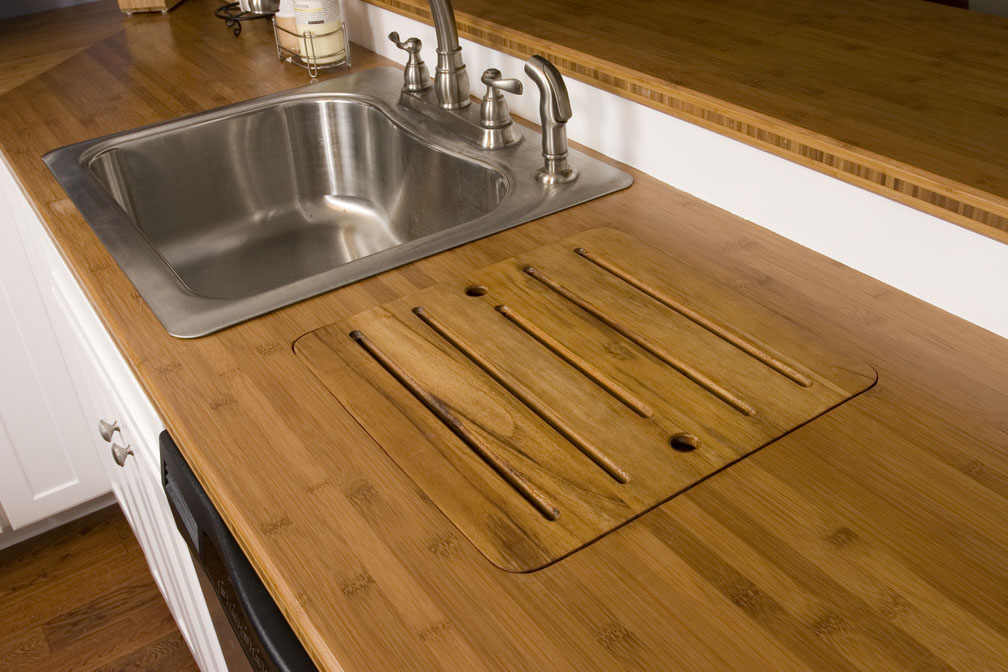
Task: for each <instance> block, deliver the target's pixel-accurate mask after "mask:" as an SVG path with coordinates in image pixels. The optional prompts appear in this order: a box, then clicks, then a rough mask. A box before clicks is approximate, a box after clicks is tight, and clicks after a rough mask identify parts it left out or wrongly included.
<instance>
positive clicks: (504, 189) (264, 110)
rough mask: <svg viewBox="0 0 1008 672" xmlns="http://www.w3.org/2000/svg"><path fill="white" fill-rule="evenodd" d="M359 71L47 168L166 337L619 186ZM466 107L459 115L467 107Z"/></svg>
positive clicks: (209, 326) (379, 75) (82, 150)
mask: <svg viewBox="0 0 1008 672" xmlns="http://www.w3.org/2000/svg"><path fill="white" fill-rule="evenodd" d="M401 85H402V74H401V73H400V72H399V71H397V70H394V69H385V68H380V69H375V70H368V71H365V72H361V73H356V74H354V75H349V76H346V77H342V78H339V79H333V80H329V81H326V82H321V83H317V84H313V85H310V86H307V87H303V88H300V89H295V90H293V91H288V92H284V93H280V94H276V95H272V96H267V97H265V98H259V99H256V100H252V101H248V102H245V103H239V104H237V105H231V106H227V107H223V108H219V109H216V110H211V111H208V112H205V113H201V114H197V115H193V116H190V117H186V118H183V119H178V120H173V121H169V122H165V123H162V124H157V125H154V126H149V127H146V128H142V129H137V130H133V131H126V132H124V133H119V134H116V135H112V136H106V137H103V138H97V139H95V140H90V141H87V142H83V143H78V144H76V145H71V146H69V147H64V148H61V149H58V150H55V151H53V152H50V153H49V154H47V155H46V157H45V160H46V162H47V164H48V165H49V167H50V169H51V170H52V171H53V173H54V174H55V175H56V177H57V179H58V180H59V181H60V183H61V184H62V186H63V187H64V189H65V190H66V191H67V193H68V194H69V196H70V198H71V199H72V200H73V201H74V203H75V204H76V205H77V207H78V208H79V209H80V211H81V212H82V213H83V215H84V216H85V218H86V219H87V221H88V223H89V224H90V225H91V227H92V228H93V229H94V231H95V233H96V234H97V235H98V237H99V239H100V240H101V241H102V243H103V244H104V245H105V246H106V247H107V248H108V250H109V251H110V252H111V254H112V256H113V258H115V260H116V262H117V263H118V264H119V265H120V266H121V267H122V269H123V270H124V271H125V272H126V274H127V276H128V277H129V278H130V280H131V281H132V282H133V284H134V285H135V286H136V288H137V290H138V291H139V292H140V295H141V296H142V297H143V298H144V299H145V300H146V301H147V303H148V305H150V307H151V309H152V310H153V311H154V313H155V314H156V315H157V316H158V318H159V319H160V320H161V322H162V324H163V325H164V326H165V328H166V329H167V330H168V331H169V332H170V333H171V334H173V335H175V336H179V337H195V336H201V335H204V334H207V333H211V332H213V331H216V330H219V329H222V328H224V327H227V326H230V325H232V324H235V323H237V322H241V321H243V320H246V319H249V318H251V317H254V316H256V315H261V314H263V313H265V312H269V311H271V310H275V309H277V308H280V307H282V306H285V305H288V304H290V303H293V302H295V301H299V300H301V299H304V298H307V297H310V296H313V295H316V294H319V293H321V292H324V291H328V290H330V289H334V288H336V287H340V286H342V285H346V284H348V283H351V282H354V281H356V280H360V279H362V278H365V277H368V276H371V275H375V274H377V273H381V272H383V271H386V270H389V269H391V268H394V267H396V266H400V265H402V264H405V263H408V262H410V261H414V260H416V259H420V258H422V257H425V256H428V255H431V254H434V253H437V252H440V251H443V250H446V249H448V248H451V247H454V246H457V245H460V244H463V243H466V242H469V241H471V240H474V239H476V238H480V237H483V236H486V235H489V234H491V233H495V232H497V231H500V230H503V229H505V228H508V227H511V226H515V225H517V224H521V223H523V222H527V221H529V220H531V219H534V218H537V217H541V216H543V215H546V214H550V213H552V212H556V211H557V210H561V209H563V208H566V207H570V206H572V205H576V204H578V203H581V202H583V201H585V200H588V199H591V198H595V197H597V196H601V195H603V194H606V193H609V192H611V191H614V190H617V189H621V188H624V187H626V186H629V184H630V183H631V178H630V176H629V175H627V174H626V173H624V172H623V171H620V170H618V169H616V168H613V167H612V166H608V165H606V164H604V163H602V162H600V161H597V160H595V159H592V158H590V157H588V156H586V155H584V154H581V153H579V152H576V151H573V150H572V151H571V157H570V161H571V163H572V164H573V165H575V166H577V167H578V169H579V170H580V173H581V176H580V178H579V179H578V181H577V182H575V183H574V184H568V185H542V184H540V183H538V182H537V181H536V180H535V179H534V178H533V174H534V172H535V169H536V168H537V167H538V166H539V165H540V164H541V161H542V157H541V154H540V142H539V137H538V134H537V133H535V132H533V131H530V130H528V129H524V128H521V129H519V130H520V132H521V133H522V135H523V137H522V141H521V142H520V143H518V145H516V146H512V147H508V148H505V149H501V150H494V151H486V150H482V149H480V148H479V147H476V146H475V145H473V144H472V143H470V142H468V141H466V140H465V139H463V138H462V137H459V136H456V135H453V134H452V133H451V132H450V131H448V130H446V129H445V128H444V127H442V126H440V125H438V124H437V123H435V122H433V121H431V120H430V119H428V118H426V117H425V116H423V115H421V114H418V113H417V112H414V111H411V110H408V109H405V108H403V107H401V106H400V105H399V104H398V99H399V92H400V87H401ZM474 107H475V105H474Z"/></svg>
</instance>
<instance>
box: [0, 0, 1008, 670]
mask: <svg viewBox="0 0 1008 672" xmlns="http://www.w3.org/2000/svg"><path fill="white" fill-rule="evenodd" d="M215 4H216V3H215V2H212V1H211V0H189V2H185V3H182V4H181V5H180V6H179V7H178V8H177V9H175V10H174V11H173V12H172V13H171V14H170V15H168V16H151V17H145V20H143V21H139V20H135V21H133V22H132V23H131V24H130V25H129V27H128V28H127V29H126V30H124V31H121V32H119V33H116V34H115V35H112V36H111V37H108V38H107V39H105V40H103V41H101V42H99V43H98V44H96V45H95V46H93V47H91V48H90V49H87V50H85V51H83V52H81V53H79V54H77V55H76V56H73V57H71V58H70V59H68V60H67V61H65V62H63V63H62V64H60V65H58V66H56V67H54V68H53V69H51V70H50V71H48V72H46V73H44V74H42V75H39V76H38V77H35V78H33V79H31V80H30V81H28V82H27V83H25V84H23V85H21V86H18V87H16V88H14V89H13V90H11V91H9V92H8V93H6V94H4V95H3V96H0V148H2V149H3V152H4V154H5V155H6V158H7V160H8V161H9V162H10V164H11V166H12V167H13V169H14V172H15V173H16V174H17V176H18V177H19V178H20V180H21V182H22V184H23V185H24V187H25V189H26V191H27V193H28V196H29V198H30V199H31V200H32V201H33V202H34V203H35V206H36V208H37V210H38V212H39V214H40V216H41V218H42V220H43V221H44V222H45V224H46V225H47V227H48V228H49V230H50V232H51V234H52V236H53V238H54V239H55V241H56V242H57V244H58V245H59V247H60V248H61V249H62V251H63V254H64V256H65V257H66V259H67V261H68V262H69V264H70V266H71V267H72V269H73V270H74V272H75V273H76V275H77V277H78V279H79V280H80V282H81V284H82V286H83V287H84V289H85V291H86V292H87V294H88V295H89V296H90V298H91V301H92V302H93V304H94V306H95V308H96V310H97V311H98V312H99V314H100V315H101V317H102V319H103V320H104V321H105V324H106V325H107V327H108V328H109V330H110V332H111V333H112V335H113V337H114V339H115V340H116V342H117V343H118V345H119V347H120V349H121V351H122V352H123V354H124V356H125V357H126V359H127V360H128V361H129V363H130V364H131V366H132V367H133V369H134V372H135V373H136V375H137V377H138V379H139V380H140V382H141V384H142V385H143V387H144V389H145V390H146V391H147V393H148V395H149V396H150V398H151V400H152V401H153V403H154V404H155V406H156V407H157V409H158V411H159V413H160V414H161V417H162V418H163V419H164V421H165V423H166V425H167V426H168V428H169V430H170V431H171V432H172V434H173V436H174V437H175V438H176V439H177V441H178V443H179V445H180V446H181V448H182V450H183V452H184V453H185V455H186V457H187V459H188V460H189V462H190V463H191V464H192V466H193V468H194V470H195V471H196V473H197V475H198V476H199V478H200V479H201V481H202V482H203V484H204V485H205V487H206V488H207V490H208V492H209V494H210V496H211V498H212V499H213V500H214V502H215V503H216V505H217V506H218V508H219V510H220V511H221V513H222V515H223V516H224V518H225V520H226V521H227V522H228V524H229V526H230V527H231V529H232V530H233V531H234V533H235V536H236V537H237V539H238V541H239V543H240V544H241V545H242V546H243V548H244V549H245V551H246V552H247V554H248V555H249V557H250V559H251V561H252V563H253V565H254V566H255V567H256V569H257V571H258V572H259V573H260V575H261V576H262V577H263V578H264V580H265V582H266V584H267V586H268V587H269V589H270V591H271V592H272V594H273V595H274V596H275V597H276V599H277V601H278V604H279V605H280V607H281V609H282V610H283V611H284V613H285V614H286V615H287V617H288V619H289V620H290V622H291V623H292V625H293V627H294V629H295V630H296V631H297V633H298V634H299V636H300V637H301V638H302V641H303V642H304V643H305V645H306V647H307V648H308V650H309V652H310V653H311V654H312V656H313V657H314V658H315V660H316V661H317V662H318V663H319V665H320V667H321V668H322V669H325V670H346V671H347V672H355V671H358V670H460V671H463V670H464V671H466V672H468V671H472V670H488V671H489V670H539V669H550V670H593V669H616V670H663V671H664V670H698V669H711V670H715V669H716V670H723V669H732V670H753V669H773V670H807V669H816V670H865V671H869V670H870V671H876V670H889V669H904V670H920V669H928V670H931V669H934V670H938V669H943V670H948V669H955V670H996V669H1001V668H1003V665H1004V661H1005V660H1008V526H1006V525H1005V523H1004V521H1005V520H1006V519H1008V450H1006V448H1008V414H1006V407H1008V341H1006V340H1005V339H1002V338H1000V337H997V336H995V335H993V334H990V333H989V332H986V331H984V330H982V329H980V328H977V327H974V326H972V325H970V324H968V323H966V322H964V321H962V320H959V319H957V318H954V317H952V316H950V315H948V314H946V313H943V312H941V311H939V310H937V309H935V308H933V307H930V306H928V305H926V304H924V303H923V302H921V301H918V300H916V299H914V298H912V297H909V296H907V295H905V294H902V293H900V292H898V291H896V290H893V289H891V288H888V287H886V286H885V285H882V284H881V283H879V282H877V281H875V280H872V279H870V278H867V277H865V276H862V275H860V274H858V273H856V272H854V271H851V270H850V269H848V268H845V267H843V266H842V265H840V264H838V263H835V262H831V261H829V260H828V259H826V258H824V257H821V256H819V255H816V254H815V253H812V252H810V251H808V250H806V249H804V248H802V247H800V246H798V245H796V244H794V243H792V242H789V241H787V240H785V239H783V238H780V237H778V236H776V235H774V234H772V233H770V232H768V231H766V230H763V229H760V228H758V227H756V226H755V225H752V224H750V223H747V222H744V221H742V220H740V219H738V218H736V217H734V216H732V215H729V214H727V213H725V212H723V211H720V210H718V209H716V208H714V207H713V206H710V205H708V204H706V203H703V202H701V201H699V200H697V199H695V198H693V197H691V196H689V195H686V194H683V193H681V192H678V191H676V190H675V189H672V188H669V187H667V186H664V185H661V184H660V183H658V182H656V181H655V180H653V179H650V178H648V177H647V176H645V175H642V174H636V175H635V178H636V180H637V181H636V183H635V185H634V186H633V187H631V188H630V189H628V190H625V191H623V192H619V193H617V194H613V195H610V196H608V197H605V198H603V199H599V200H596V201H593V202H591V203H589V204H586V205H584V206H580V207H578V208H577V209H573V210H568V211H566V212H562V213H558V214H556V215H553V216H550V217H547V218H544V219H540V220H537V221H535V222H532V223H529V224H526V225H523V226H520V227H517V228H516V229H512V230H509V231H506V232H503V233H500V234H497V235H495V236H492V237H490V238H487V239H484V240H480V241H477V242H475V243H472V244H469V245H466V246H463V247H461V248H458V249H455V250H452V251H449V252H446V253H443V254H439V255H436V256H434V257H431V258H428V259H425V260H423V261H420V262H417V263H414V264H410V265H408V266H406V267H403V268H401V269H398V270H395V271H392V272H389V273H385V274H383V275H381V276H379V277H375V278H370V279H368V280H364V281H362V282H359V283H356V284H354V285H351V286H349V287H345V288H342V289H339V290H336V291H333V292H329V293H327V294H324V295H322V296H319V297H316V298H314V299H311V300H308V301H304V302H301V303H299V304H296V305H293V306H290V307H288V308H285V309H283V310H280V311H277V312H275V313H272V314H270V315H267V316H264V317H262V318H259V319H256V320H253V321H250V322H247V323H244V324H241V325H238V326H236V327H233V328H230V329H227V330H225V331H223V332H220V333H217V334H215V335H212V336H208V337H205V338H201V339H196V340H189V341H184V340H178V339H174V338H172V337H170V336H168V335H167V334H166V333H165V331H164V330H163V329H162V328H161V326H160V324H159V323H158V321H157V320H156V318H155V317H154V316H153V314H152V313H151V312H150V310H149V309H148V308H147V306H146V304H144V302H143V301H142V300H141V299H140V298H139V297H138V295H137V294H136V292H135V291H134V289H133V287H132V285H131V284H130V283H129V281H128V280H127V279H126V278H125V276H124V275H123V274H122V272H121V271H120V270H119V268H118V267H117V266H116V264H115V263H114V262H113V260H112V259H111V257H110V256H109V255H108V253H107V252H106V251H105V249H104V248H103V247H102V246H101V244H100V243H99V242H98V241H97V239H96V238H95V236H94V235H93V233H92V232H91V230H90V228H89V227H88V226H87V224H86V223H85V222H84V221H83V219H82V218H81V216H80V214H79V213H78V212H77V210H76V209H75V208H74V207H73V205H72V204H71V203H70V202H69V200H68V199H67V197H66V195H65V194H64V193H63V192H62V190H61V189H60V187H59V186H58V185H57V184H56V182H55V181H54V179H53V178H52V176H51V175H50V174H49V173H48V171H47V170H46V168H45V166H44V164H43V163H42V161H41V159H40V157H41V155H42V153H44V152H45V151H47V150H49V149H52V148H55V147H57V146H61V145H64V144H67V143H71V142H75V141H78V140H84V139H86V138H90V137H93V136H96V135H99V134H105V133H110V132H114V131H118V130H123V129H126V128H130V127H134V126H137V125H140V124H146V123H151V122H155V121H160V120H163V119H166V118H171V117H175V116H178V115H181V114H186V113H191V112H196V111H199V110H202V109H206V108H209V107H213V106H217V105H221V104H226V103H230V102H235V101H238V100H243V99H246V98H248V97H250V96H256V95H261V94H265V93H268V92H272V91H276V90H280V89H285V88H290V87H293V86H297V85H300V84H303V83H305V81H306V79H305V75H304V72H303V71H301V70H298V69H296V68H293V67H287V66H281V65H280V64H278V63H277V62H276V60H275V54H274V53H273V52H272V50H271V46H270V43H271V40H272V35H271V34H270V33H269V32H268V31H267V30H266V27H265V26H262V27H261V28H262V30H260V29H259V28H257V27H256V26H254V25H250V26H246V29H245V33H243V35H242V37H241V39H239V40H235V39H234V38H233V37H232V36H231V34H230V33H228V32H227V31H226V30H224V29H223V27H222V26H221V25H220V24H219V22H218V21H216V20H213V19H210V18H208V16H209V13H210V11H211V10H212V8H213V5H215ZM380 62H381V61H380V59H377V58H376V57H374V56H371V55H368V54H366V53H362V51H360V50H359V51H358V52H357V53H355V63H356V65H355V67H359V68H363V67H370V66H372V65H375V64H379V63H380ZM601 226H609V227H613V228H616V229H618V230H620V231H622V232H624V233H627V234H629V235H632V236H634V237H636V238H638V239H640V240H642V241H644V242H645V243H647V244H649V245H650V246H652V247H654V248H656V249H660V250H664V251H665V252H666V253H668V254H671V255H672V256H673V257H674V258H675V259H676V261H677V264H678V266H679V270H680V272H682V273H686V274H689V273H694V274H696V276H697V277H703V278H704V279H705V281H707V282H709V283H712V284H714V285H717V286H720V287H722V288H723V290H724V292H726V293H728V294H730V295H731V296H737V297H743V298H745V299H747V300H750V301H753V302H755V303H756V304H759V305H760V306H762V307H763V308H764V309H766V310H768V311H772V312H773V313H776V314H777V315H778V316H780V317H781V318H782V319H785V320H788V321H793V322H795V323H797V324H799V325H800V326H801V327H802V328H804V329H807V330H809V331H810V332H811V333H812V334H813V337H814V338H815V339H817V340H819V339H821V340H822V341H824V342H827V343H830V344H833V345H835V346H837V347H840V348H843V349H845V350H846V351H848V352H850V353H852V354H853V355H854V356H856V357H857V358H859V359H860V360H862V361H864V362H867V363H868V364H870V365H871V366H872V367H874V368H875V369H876V370H877V372H878V383H877V384H876V385H875V386H874V387H872V388H871V389H869V390H868V391H866V392H864V393H862V394H860V395H859V396H857V397H856V398H854V399H852V400H851V401H848V402H846V403H845V404H843V405H842V406H840V407H838V408H837V409H835V410H833V411H831V412H830V413H828V414H827V415H825V416H822V417H820V418H818V419H816V420H814V421H812V422H810V423H808V424H805V425H803V426H801V427H799V428H798V429H796V430H794V431H792V432H790V433H789V434H787V435H786V436H784V437H783V438H781V439H780V440H778V441H776V442H775V443H773V444H771V445H770V446H768V447H766V448H763V449H762V450H759V451H757V452H756V453H754V454H752V455H750V456H748V457H746V458H745V459H743V460H742V461H741V462H739V463H737V464H734V465H732V466H731V467H729V468H727V469H725V470H724V471H721V472H719V473H717V474H715V475H714V476H712V477H710V478H708V479H706V480H704V481H703V482H702V483H700V484H698V485H696V486H694V487H693V488H691V489H690V490H688V491H686V492H685V493H684V494H681V495H679V496H677V497H675V498H674V499H672V500H670V501H669V502H667V503H665V504H663V505H661V506H659V507H658V508H656V509H654V510H652V511H650V512H648V513H645V514H644V515H642V516H640V517H639V518H637V519H636V520H633V521H631V522H629V523H627V524H626V525H623V526H622V527H620V528H619V529H617V530H615V531H614V532H612V533H610V534H608V535H606V536H605V537H603V538H602V539H600V540H599V541H596V542H595V543H593V544H591V545H590V546H588V547H586V548H584V549H582V550H579V551H577V552H575V553H574V554H572V555H570V556H569V557H567V558H564V559H563V560H560V561H559V562H556V563H555V564H552V565H550V566H549V567H547V568H545V569H542V570H539V571H535V572H531V573H524V574H523V573H512V572H506V571H503V570H501V569H498V568H497V567H495V566H494V565H493V564H491V563H490V562H489V561H487V559H486V558H485V557H483V555H481V553H480V552H479V551H478V550H477V549H476V548H475V547H474V546H473V545H472V544H470V543H469V542H468V541H467V540H466V538H465V537H464V536H462V534H461V533H460V532H459V530H458V529H457V528H456V527H455V526H454V525H452V523H451V522H450V521H449V520H448V519H447V518H446V517H445V516H444V515H443V514H442V513H441V512H440V511H439V509H438V508H437V507H436V506H435V505H434V503H433V502H432V501H431V500H429V499H428V498H426V497H424V496H423V494H422V493H421V491H420V490H419V488H418V487H417V486H416V485H415V484H414V482H413V481H412V480H410V478H409V477H408V476H407V475H406V473H405V472H404V471H403V470H401V469H400V468H399V467H398V466H397V465H396V463H395V462H394V461H393V460H392V459H391V458H390V457H389V456H388V455H387V454H386V453H385V452H384V451H383V449H382V448H381V446H380V445H378V444H377V443H376V442H375V440H374V439H373V438H372V437H371V435H369V434H368V433H366V432H365V431H364V429H362V427H361V425H359V424H358V423H357V422H355V421H354V420H353V418H352V417H351V415H350V414H349V413H348V412H347V411H346V410H344V408H343V407H342V406H340V404H339V403H338V402H337V401H336V399H335V398H334V397H333V396H332V395H331V394H330V392H329V391H328V390H327V389H326V387H325V386H324V385H323V384H322V383H321V382H320V381H319V380H317V379H316V378H315V377H314V376H313V375H312V374H311V372H310V371H309V370H308V369H307V368H306V367H305V366H304V365H303V364H302V363H301V362H300V361H299V359H298V357H297V356H296V355H295V353H294V351H293V349H292V344H293V343H294V342H295V341H296V340H297V339H298V338H300V337H301V336H302V335H304V334H307V333H309V332H312V331H314V330H316V329H319V328H320V327H323V326H325V325H329V324H332V323H334V322H338V321H340V320H343V319H345V318H347V317H349V316H351V315H355V314H357V313H359V312H361V311H364V310H367V309H369V308H371V307H374V306H377V305H379V304H384V303H388V302H390V301H393V300H395V299H396V298H398V297H400V296H406V295H409V294H411V293H414V292H417V291H419V290H422V289H425V288H428V287H431V286H433V285H435V284H438V283H441V282H445V281H448V280H450V279H452V278H454V277H456V276H459V275H461V274H465V273H468V272H470V271H472V270H474V269H478V268H481V267H484V266H487V265H489V264H493V263H496V262H498V261H500V260H502V259H506V258H508V257H510V256H513V255H516V254H520V253H523V252H525V251H528V250H531V249H532V248H536V247H539V246H542V245H544V244H547V243H552V242H555V241H558V240H561V239H564V238H566V237H569V236H572V235H574V234H577V233H579V232H581V231H585V230H588V229H594V228H598V227H601Z"/></svg>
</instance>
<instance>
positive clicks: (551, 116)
mask: <svg viewBox="0 0 1008 672" xmlns="http://www.w3.org/2000/svg"><path fill="white" fill-rule="evenodd" d="M525 74H526V75H528V76H529V77H530V78H531V79H532V81H533V82H535V85H536V86H537V87H539V119H540V124H541V125H542V153H543V159H544V164H543V167H542V168H540V169H539V170H537V171H536V179H537V180H539V181H540V182H542V183H543V184H560V183H565V182H573V181H574V180H576V179H577V175H578V172H577V168H574V167H572V166H570V165H569V164H568V163H567V120H568V119H570V118H571V105H570V95H568V93H567V85H566V84H564V80H563V77H561V76H560V71H559V70H557V69H556V66H555V65H553V64H552V63H550V62H549V61H547V60H546V59H545V58H543V57H542V56H533V57H532V58H530V59H528V61H526V62H525Z"/></svg>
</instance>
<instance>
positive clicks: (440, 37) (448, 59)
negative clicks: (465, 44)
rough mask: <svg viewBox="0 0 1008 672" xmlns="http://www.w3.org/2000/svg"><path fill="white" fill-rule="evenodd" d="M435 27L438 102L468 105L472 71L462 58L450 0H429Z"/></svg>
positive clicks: (457, 106) (450, 105)
mask: <svg viewBox="0 0 1008 672" xmlns="http://www.w3.org/2000/svg"><path fill="white" fill-rule="evenodd" d="M429 1H430V10H431V16H432V17H433V19H434V31H435V32H436V33H437V67H436V68H435V72H434V90H435V92H436V93H437V99H438V104H439V105H440V106H441V107H443V108H445V109H446V110H458V109H461V108H463V107H467V106H468V105H469V75H468V74H467V73H466V69H465V63H463V62H462V47H460V46H459V41H458V25H457V24H456V23H455V10H454V9H453V8H452V3H451V0H429Z"/></svg>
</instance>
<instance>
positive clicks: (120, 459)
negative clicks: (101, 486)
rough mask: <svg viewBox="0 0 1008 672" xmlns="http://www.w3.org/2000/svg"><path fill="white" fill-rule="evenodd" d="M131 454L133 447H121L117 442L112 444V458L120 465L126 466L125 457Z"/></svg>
mask: <svg viewBox="0 0 1008 672" xmlns="http://www.w3.org/2000/svg"><path fill="white" fill-rule="evenodd" d="M132 454H133V449H132V448H130V447H129V446H126V447H125V448H123V447H122V446H120V445H119V444H118V443H113V444H112V459H113V460H115V463H116V464H118V465H119V466H120V467H124V466H126V458H127V457H129V456H130V455H132Z"/></svg>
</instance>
